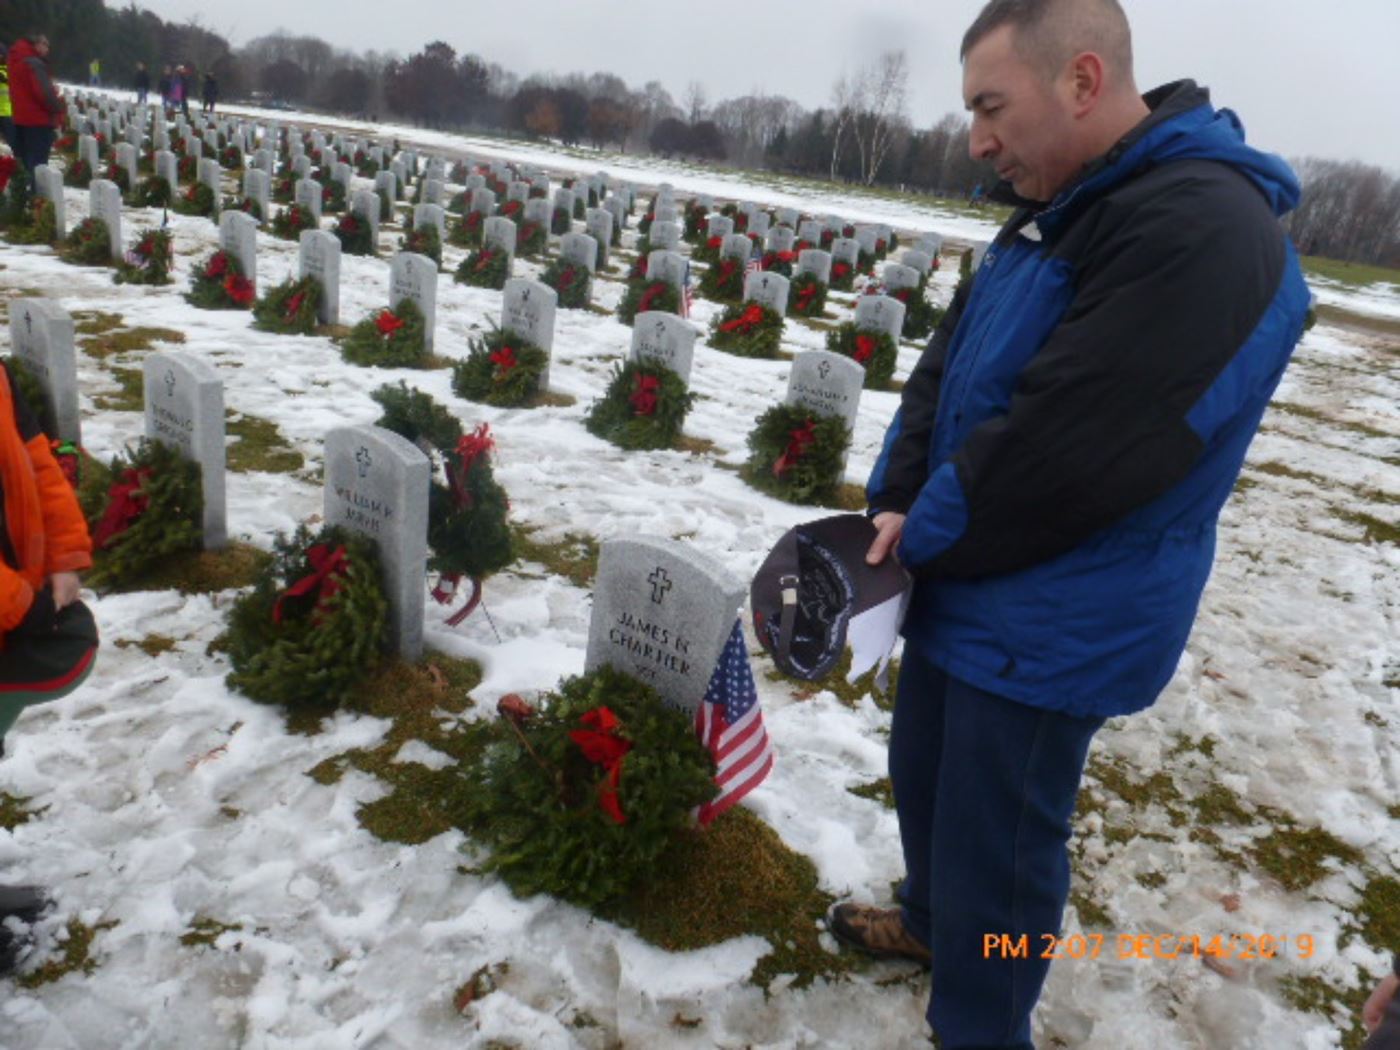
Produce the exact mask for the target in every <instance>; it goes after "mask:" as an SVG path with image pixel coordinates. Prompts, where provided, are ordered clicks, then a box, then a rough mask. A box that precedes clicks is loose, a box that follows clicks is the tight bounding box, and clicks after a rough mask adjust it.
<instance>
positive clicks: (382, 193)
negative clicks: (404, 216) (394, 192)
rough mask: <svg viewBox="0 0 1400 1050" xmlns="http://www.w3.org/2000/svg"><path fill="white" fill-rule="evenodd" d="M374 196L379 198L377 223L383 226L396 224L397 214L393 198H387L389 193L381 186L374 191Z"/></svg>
mask: <svg viewBox="0 0 1400 1050" xmlns="http://www.w3.org/2000/svg"><path fill="white" fill-rule="evenodd" d="M374 195H375V196H376V197H378V198H379V221H380V222H381V223H383V224H391V223H396V222H398V221H399V220H398V212H396V211H395V210H394V198H392V197H390V196H389V191H388V190H386V189H384V187H382V186H381V187H379V188H378V189H377V190H375V191H374Z"/></svg>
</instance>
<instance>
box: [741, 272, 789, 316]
mask: <svg viewBox="0 0 1400 1050" xmlns="http://www.w3.org/2000/svg"><path fill="white" fill-rule="evenodd" d="M788 283H789V282H788V279H787V278H786V277H784V276H783V275H782V274H780V273H770V272H769V271H767V270H754V271H753V272H752V273H750V274H749V275H748V276H747V277H745V278H744V300H745V301H746V302H753V303H758V304H759V305H760V306H766V307H768V309H770V310H772V311H774V312H775V313H776V314H777V315H778V316H779V317H782V316H783V315H784V314H786V313H787V303H788Z"/></svg>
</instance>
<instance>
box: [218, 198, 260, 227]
mask: <svg viewBox="0 0 1400 1050" xmlns="http://www.w3.org/2000/svg"><path fill="white" fill-rule="evenodd" d="M224 210H225V211H241V212H243V213H244V214H245V215H251V216H252V217H253V218H255V219H257V220H258V224H259V225H262V221H263V218H264V216H263V211H262V202H261V201H259V200H258V198H256V197H228V198H225V200H224Z"/></svg>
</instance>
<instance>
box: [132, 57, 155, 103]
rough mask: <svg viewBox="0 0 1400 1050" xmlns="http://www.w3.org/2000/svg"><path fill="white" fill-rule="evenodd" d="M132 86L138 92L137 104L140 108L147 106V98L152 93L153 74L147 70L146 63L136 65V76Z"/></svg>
mask: <svg viewBox="0 0 1400 1050" xmlns="http://www.w3.org/2000/svg"><path fill="white" fill-rule="evenodd" d="M131 86H132V88H133V89H135V91H136V104H137V105H138V106H144V105H145V104H146V96H148V95H149V94H150V93H151V74H150V71H149V70H147V69H146V63H144V62H137V63H136V76H135V78H134V79H133V81H132V84H131Z"/></svg>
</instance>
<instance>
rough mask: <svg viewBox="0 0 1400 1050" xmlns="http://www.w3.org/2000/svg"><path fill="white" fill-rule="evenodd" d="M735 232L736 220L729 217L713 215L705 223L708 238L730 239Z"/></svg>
mask: <svg viewBox="0 0 1400 1050" xmlns="http://www.w3.org/2000/svg"><path fill="white" fill-rule="evenodd" d="M733 232H734V220H733V219H731V218H730V217H729V216H728V215H711V216H710V217H709V219H708V220H706V222H705V235H706V236H707V237H728V236H729V235H730V234H731V233H733Z"/></svg>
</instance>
